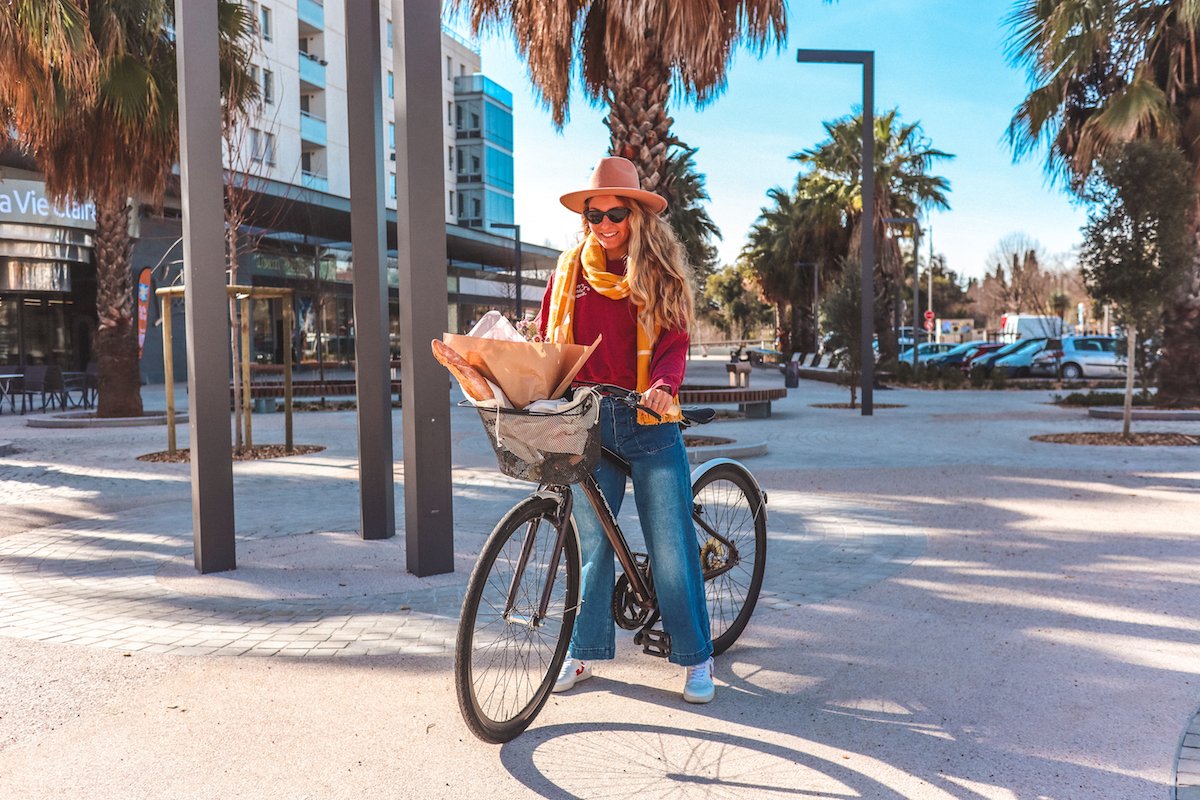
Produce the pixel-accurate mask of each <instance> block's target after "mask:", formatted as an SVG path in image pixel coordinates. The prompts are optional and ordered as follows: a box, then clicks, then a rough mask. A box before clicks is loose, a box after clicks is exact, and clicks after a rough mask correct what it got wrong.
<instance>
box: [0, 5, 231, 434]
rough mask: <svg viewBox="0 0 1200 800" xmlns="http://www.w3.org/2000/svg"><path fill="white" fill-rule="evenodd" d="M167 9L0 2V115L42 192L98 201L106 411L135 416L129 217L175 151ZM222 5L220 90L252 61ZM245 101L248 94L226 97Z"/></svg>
mask: <svg viewBox="0 0 1200 800" xmlns="http://www.w3.org/2000/svg"><path fill="white" fill-rule="evenodd" d="M171 8H172V7H171V3H170V2H164V0H119V1H118V0H56V1H51V0H18V1H17V2H9V3H5V4H2V5H0V50H4V51H5V56H4V57H3V58H0V122H3V123H7V124H8V125H9V126H11V129H12V130H14V131H15V132H16V135H17V139H18V144H19V145H20V146H21V147H23V148H24V149H25V150H26V151H27V152H29V153H30V154H31V155H32V156H33V157H34V158H35V159H36V160H37V163H38V165H39V167H40V168H41V169H42V171H43V172H44V173H45V175H46V189H47V192H48V193H49V194H51V195H52V196H54V197H56V198H72V199H83V200H86V199H89V198H90V199H91V200H92V201H93V202H94V203H95V206H96V232H95V239H94V245H95V260H96V309H97V316H98V319H99V325H98V329H97V331H96V339H95V345H94V352H95V353H96V359H97V364H98V367H99V387H100V400H99V405H98V408H97V415H98V416H102V417H122V416H138V415H140V414H141V412H142V400H141V394H140V384H141V380H140V375H139V372H138V352H137V340H136V337H135V330H136V329H135V326H134V320H133V308H134V304H133V291H132V280H131V273H130V267H129V256H130V251H131V249H132V240H131V237H130V235H129V219H130V214H131V213H132V212H134V211H135V210H136V208H137V205H138V204H139V203H141V202H149V203H157V202H160V201H161V198H162V196H163V193H164V191H165V187H166V183H167V180H168V178H169V177H170V175H171V168H172V166H173V165H174V163H175V162H176V159H177V154H178V150H179V141H178V99H177V97H178V96H177V85H176V72H175V41H174V35H173V33H172V31H171V28H170V24H169V23H170V22H171V14H172V11H171ZM219 13H220V24H221V35H222V42H221V53H222V79H223V82H224V84H225V86H226V87H228V86H229V85H230V82H231V81H232V76H233V73H234V71H238V72H241V71H244V70H246V69H248V64H247V59H246V55H245V54H246V48H245V47H244V46H243V45H244V43H245V42H246V41H248V38H249V36H250V35H251V33H252V31H253V27H252V24H253V23H252V20H251V19H250V17H249V15H248V13H247V12H246V10H245V8H244V7H242V6H241V5H239V4H238V3H236V2H233V0H221V2H220V12H219ZM43 32H45V33H49V34H51V36H49V37H47V36H44V35H42V34H43ZM236 85H240V86H252V85H253V84H252V83H251V82H250V81H247V80H239V81H236ZM248 101H249V96H247V95H246V94H243V95H241V96H235V97H233V98H229V97H228V96H227V97H226V102H232V103H234V104H238V105H242V104H245V103H247V102H248Z"/></svg>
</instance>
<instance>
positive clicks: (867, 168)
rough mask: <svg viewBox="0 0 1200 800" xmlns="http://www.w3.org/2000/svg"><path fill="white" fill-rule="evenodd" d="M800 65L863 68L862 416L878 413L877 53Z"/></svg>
mask: <svg viewBox="0 0 1200 800" xmlns="http://www.w3.org/2000/svg"><path fill="white" fill-rule="evenodd" d="M796 60H797V61H799V62H800V63H801V64H860V65H861V66H862V70H863V73H862V93H863V133H862V137H863V141H862V147H863V152H862V194H863V225H862V232H861V233H862V240H861V245H860V247H859V250H860V251H861V253H862V301H861V307H862V320H861V325H862V327H861V328H860V333H861V339H862V341H860V342H859V352H860V360H861V361H862V376H861V377H862V385H861V389H862V415H863V416H864V417H869V416H872V415H873V414H874V413H875V396H874V388H875V348H874V347H873V346H872V345H873V343H874V338H875V110H874V109H875V52H874V51H873V50H798V51H796Z"/></svg>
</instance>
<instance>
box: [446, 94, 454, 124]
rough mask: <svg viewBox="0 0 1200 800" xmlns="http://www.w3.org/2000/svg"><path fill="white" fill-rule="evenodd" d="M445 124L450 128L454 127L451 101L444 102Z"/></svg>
mask: <svg viewBox="0 0 1200 800" xmlns="http://www.w3.org/2000/svg"><path fill="white" fill-rule="evenodd" d="M446 124H447V125H448V126H450V127H454V101H453V100H447V101H446Z"/></svg>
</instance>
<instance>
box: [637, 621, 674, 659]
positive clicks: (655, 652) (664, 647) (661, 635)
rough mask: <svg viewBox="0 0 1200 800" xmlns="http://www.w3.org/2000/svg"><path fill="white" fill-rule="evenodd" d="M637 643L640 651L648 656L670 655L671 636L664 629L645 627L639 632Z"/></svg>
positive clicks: (664, 656)
mask: <svg viewBox="0 0 1200 800" xmlns="http://www.w3.org/2000/svg"><path fill="white" fill-rule="evenodd" d="M639 634H640V635H639V637H638V639H639V641H638V644H641V646H642V652H643V653H645V654H646V655H648V656H658V657H659V658H666V657H667V656H669V655H671V636H670V634H668V633H667V632H666V631H660V630H656V629H654V628H647V629H645V630H642V631H640V632H639Z"/></svg>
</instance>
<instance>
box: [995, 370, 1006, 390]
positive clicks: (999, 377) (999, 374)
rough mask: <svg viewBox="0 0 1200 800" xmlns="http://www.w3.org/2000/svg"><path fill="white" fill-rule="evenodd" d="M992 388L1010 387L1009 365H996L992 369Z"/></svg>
mask: <svg viewBox="0 0 1200 800" xmlns="http://www.w3.org/2000/svg"><path fill="white" fill-rule="evenodd" d="M992 388H993V389H1007V388H1008V367H994V368H993V369H992Z"/></svg>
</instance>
